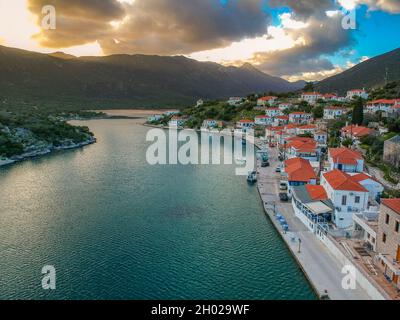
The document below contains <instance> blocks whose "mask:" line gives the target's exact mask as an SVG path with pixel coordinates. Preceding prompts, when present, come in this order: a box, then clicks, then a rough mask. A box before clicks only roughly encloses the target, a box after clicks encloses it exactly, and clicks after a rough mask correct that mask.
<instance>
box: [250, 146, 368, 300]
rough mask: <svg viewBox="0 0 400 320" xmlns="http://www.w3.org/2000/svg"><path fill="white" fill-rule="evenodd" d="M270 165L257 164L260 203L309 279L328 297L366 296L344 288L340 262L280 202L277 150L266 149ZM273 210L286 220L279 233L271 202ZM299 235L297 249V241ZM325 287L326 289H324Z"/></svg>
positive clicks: (357, 290) (291, 209)
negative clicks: (261, 202)
mask: <svg viewBox="0 0 400 320" xmlns="http://www.w3.org/2000/svg"><path fill="white" fill-rule="evenodd" d="M270 150H271V152H270V163H271V166H270V167H267V168H261V166H260V164H259V163H258V166H257V167H258V168H257V170H258V172H259V178H258V189H259V192H260V195H261V198H262V200H263V203H264V208H265V210H266V213H267V214H268V215H269V216H270V218H271V220H272V222H273V223H274V225H275V226H276V227H277V229H278V230H279V232H280V233H281V235H282V237H283V239H284V241H285V242H286V243H287V245H288V247H289V248H290V250H291V251H292V253H293V255H294V256H295V258H296V259H297V261H298V262H299V264H300V265H301V267H302V269H303V271H304V272H305V274H306V276H307V277H308V279H309V281H310V282H311V284H312V285H313V287H314V288H315V290H316V291H317V293H318V294H319V296H322V295H325V294H326V291H327V294H328V296H329V298H330V299H332V300H369V299H370V297H369V296H368V295H367V293H366V292H365V291H364V290H363V289H362V288H360V287H359V286H357V289H356V290H345V289H343V288H342V286H341V283H342V279H343V277H344V274H342V273H341V270H342V267H341V264H340V262H339V261H338V260H337V259H336V258H335V257H334V256H333V255H331V254H330V253H329V251H328V249H327V248H326V247H325V246H324V245H323V244H322V242H320V241H319V240H318V239H317V238H316V237H315V236H314V235H313V234H312V233H311V232H310V231H309V230H308V229H307V228H306V226H305V225H304V224H303V223H302V222H301V221H300V220H299V219H298V218H297V217H296V216H295V215H294V211H293V208H292V206H291V203H282V202H280V200H279V179H280V174H278V173H275V169H276V167H277V166H278V165H279V161H278V157H277V155H278V151H277V150H276V149H270ZM272 203H275V206H276V207H275V210H276V212H279V214H281V215H283V216H284V217H285V219H286V221H287V222H288V225H289V228H290V231H289V232H288V233H286V234H284V233H283V231H282V229H281V227H280V225H279V223H278V222H277V221H276V219H275V217H274V216H273V208H274V206H273V204H272ZM299 238H300V239H301V248H300V253H299V252H298V249H299V241H298V239H299ZM325 290H326V291H325Z"/></svg>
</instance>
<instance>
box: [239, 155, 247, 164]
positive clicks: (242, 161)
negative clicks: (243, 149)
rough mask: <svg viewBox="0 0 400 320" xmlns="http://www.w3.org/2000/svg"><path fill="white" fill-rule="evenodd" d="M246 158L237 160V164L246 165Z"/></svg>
mask: <svg viewBox="0 0 400 320" xmlns="http://www.w3.org/2000/svg"><path fill="white" fill-rule="evenodd" d="M246 161H247V160H246V158H243V157H242V158H236V163H237V164H246Z"/></svg>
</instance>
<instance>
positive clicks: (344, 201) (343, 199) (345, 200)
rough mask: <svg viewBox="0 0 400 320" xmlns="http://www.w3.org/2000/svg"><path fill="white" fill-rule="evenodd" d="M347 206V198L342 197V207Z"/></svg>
mask: <svg viewBox="0 0 400 320" xmlns="http://www.w3.org/2000/svg"><path fill="white" fill-rule="evenodd" d="M346 204H347V196H343V197H342V206H345V205H346Z"/></svg>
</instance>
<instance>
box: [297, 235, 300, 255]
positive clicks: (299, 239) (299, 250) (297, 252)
mask: <svg viewBox="0 0 400 320" xmlns="http://www.w3.org/2000/svg"><path fill="white" fill-rule="evenodd" d="M297 253H301V239H300V238H299V250H298V251H297Z"/></svg>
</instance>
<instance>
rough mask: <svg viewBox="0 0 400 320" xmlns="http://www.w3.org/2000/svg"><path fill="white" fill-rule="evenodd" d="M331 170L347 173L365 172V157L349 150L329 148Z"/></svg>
mask: <svg viewBox="0 0 400 320" xmlns="http://www.w3.org/2000/svg"><path fill="white" fill-rule="evenodd" d="M328 162H329V170H334V169H338V170H341V171H344V172H347V173H361V172H363V171H364V157H363V156H362V154H361V153H360V152H358V151H355V150H351V149H349V148H345V147H342V148H329V150H328Z"/></svg>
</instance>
